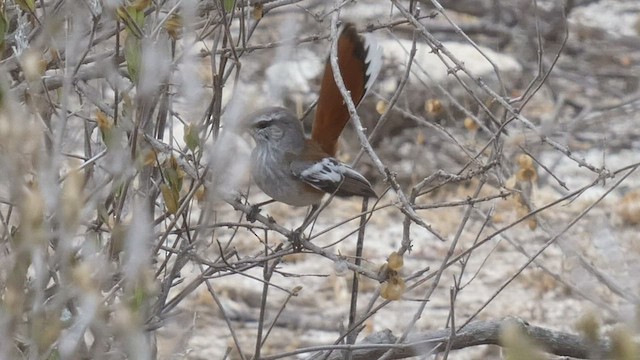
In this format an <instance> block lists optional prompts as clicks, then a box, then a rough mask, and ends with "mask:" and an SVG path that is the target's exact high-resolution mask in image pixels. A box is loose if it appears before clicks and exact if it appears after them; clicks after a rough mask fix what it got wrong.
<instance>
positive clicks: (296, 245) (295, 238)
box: [291, 204, 320, 252]
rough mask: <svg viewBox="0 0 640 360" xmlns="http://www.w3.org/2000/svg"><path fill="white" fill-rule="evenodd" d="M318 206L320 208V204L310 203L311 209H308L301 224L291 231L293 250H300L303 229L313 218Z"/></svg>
mask: <svg viewBox="0 0 640 360" xmlns="http://www.w3.org/2000/svg"><path fill="white" fill-rule="evenodd" d="M318 208H320V204H313V205H311V210H309V213H308V214H307V217H306V218H305V219H304V221H303V222H302V225H300V227H299V228H297V229H295V230H294V231H293V232H292V233H291V237H292V239H291V243H292V244H293V250H294V251H295V252H300V251H301V250H302V248H303V246H302V236H303V234H304V230H305V229H306V228H307V226H309V224H311V223H312V222H313V221H314V220H315V218H316V212H317V211H318Z"/></svg>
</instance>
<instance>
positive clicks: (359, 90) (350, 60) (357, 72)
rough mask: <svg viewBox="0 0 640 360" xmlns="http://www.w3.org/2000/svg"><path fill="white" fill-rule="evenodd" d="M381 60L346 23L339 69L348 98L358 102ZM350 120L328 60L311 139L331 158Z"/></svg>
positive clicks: (375, 49)
mask: <svg viewBox="0 0 640 360" xmlns="http://www.w3.org/2000/svg"><path fill="white" fill-rule="evenodd" d="M381 65H382V57H381V51H380V48H379V47H378V46H377V45H375V44H374V43H372V42H371V40H370V39H367V38H365V37H363V36H360V35H359V34H358V32H357V31H356V28H355V25H353V24H352V23H347V24H345V25H344V26H343V27H342V31H341V32H340V36H339V37H338V67H339V68H340V73H341V75H342V79H343V80H344V83H345V86H346V88H347V90H349V91H350V92H351V99H352V100H353V102H354V103H355V104H356V106H357V105H358V104H359V103H360V101H361V100H362V98H363V97H364V95H365V94H366V92H367V91H368V90H369V88H370V87H371V85H372V84H373V82H374V80H375V78H376V77H377V76H378V73H379V72H380V67H381ZM347 121H349V109H348V108H347V105H346V104H345V103H344V99H343V97H342V94H340V90H338V86H337V85H336V82H335V80H334V78H333V71H332V70H331V63H330V61H329V59H327V62H326V65H325V68H324V75H323V77H322V84H321V85H320V96H319V98H318V106H317V109H316V118H315V120H314V122H313V129H312V132H311V138H312V139H313V140H315V141H316V142H317V143H318V144H320V147H321V148H322V150H324V151H325V152H326V153H327V154H329V155H331V156H335V155H336V151H337V150H338V138H339V137H340V134H341V133H342V130H343V129H344V126H345V125H346V124H347Z"/></svg>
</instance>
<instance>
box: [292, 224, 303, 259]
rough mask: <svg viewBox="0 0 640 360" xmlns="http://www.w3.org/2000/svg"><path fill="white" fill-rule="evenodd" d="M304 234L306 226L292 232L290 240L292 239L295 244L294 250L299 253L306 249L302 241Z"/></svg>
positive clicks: (293, 244)
mask: <svg viewBox="0 0 640 360" xmlns="http://www.w3.org/2000/svg"><path fill="white" fill-rule="evenodd" d="M303 236H304V228H302V227H299V228H297V229H295V230H293V231H292V232H291V236H290V237H289V241H291V245H292V246H293V252H296V253H299V252H302V249H304V244H303V243H302V237H303Z"/></svg>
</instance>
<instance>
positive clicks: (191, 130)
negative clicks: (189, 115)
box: [183, 124, 200, 151]
mask: <svg viewBox="0 0 640 360" xmlns="http://www.w3.org/2000/svg"><path fill="white" fill-rule="evenodd" d="M183 139H184V142H185V143H186V144H187V147H188V148H189V150H191V151H196V149H197V148H198V146H200V138H199V137H198V131H197V129H196V127H195V126H194V125H193V124H188V125H185V126H184V136H183Z"/></svg>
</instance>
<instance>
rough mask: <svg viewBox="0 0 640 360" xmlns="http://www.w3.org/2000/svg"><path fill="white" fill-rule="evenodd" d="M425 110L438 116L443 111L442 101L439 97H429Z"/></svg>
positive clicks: (425, 103)
mask: <svg viewBox="0 0 640 360" xmlns="http://www.w3.org/2000/svg"><path fill="white" fill-rule="evenodd" d="M424 110H425V111H426V112H427V114H429V115H431V116H437V115H440V114H441V113H442V110H443V107H442V102H441V101H440V100H438V99H429V100H427V101H425V102H424Z"/></svg>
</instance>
